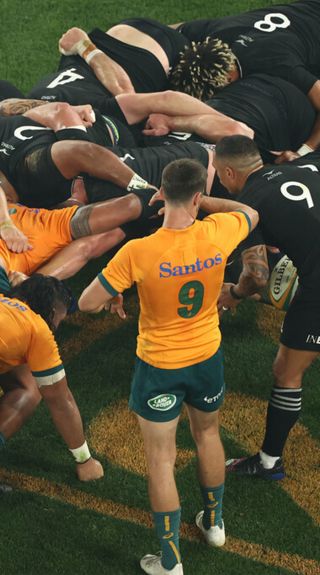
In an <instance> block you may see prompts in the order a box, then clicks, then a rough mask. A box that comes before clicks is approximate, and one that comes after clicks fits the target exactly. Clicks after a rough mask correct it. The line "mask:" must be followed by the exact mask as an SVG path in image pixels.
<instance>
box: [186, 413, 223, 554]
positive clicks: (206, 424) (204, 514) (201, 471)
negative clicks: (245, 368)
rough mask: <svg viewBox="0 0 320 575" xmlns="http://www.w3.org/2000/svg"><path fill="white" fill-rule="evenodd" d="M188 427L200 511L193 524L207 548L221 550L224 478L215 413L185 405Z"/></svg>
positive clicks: (220, 444) (217, 417)
mask: <svg viewBox="0 0 320 575" xmlns="http://www.w3.org/2000/svg"><path fill="white" fill-rule="evenodd" d="M187 410H188V415H189V420H190V428H191V433H192V436H193V439H194V441H195V444H196V447H197V455H198V475H199V483H200V488H201V494H202V498H203V503H204V510H203V511H201V512H200V513H198V515H197V517H196V524H197V525H198V527H199V528H200V529H201V531H202V532H203V534H204V536H205V539H206V541H207V543H208V544H209V545H212V546H213V547H221V545H223V544H224V542H225V534H224V524H223V520H222V499H223V493H224V479H225V456H224V449H223V445H222V442H221V439H220V433H219V412H218V411H214V412H211V413H207V412H204V411H200V410H198V409H196V408H195V407H192V406H190V405H187Z"/></svg>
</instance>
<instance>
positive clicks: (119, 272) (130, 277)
mask: <svg viewBox="0 0 320 575" xmlns="http://www.w3.org/2000/svg"><path fill="white" fill-rule="evenodd" d="M131 243H132V242H128V243H127V244H126V245H125V246H123V247H122V248H121V249H120V250H119V251H118V252H117V253H116V255H115V256H114V258H112V260H110V262H109V263H108V265H107V266H106V267H105V268H104V269H103V270H102V272H101V273H100V274H99V275H98V279H99V281H100V282H101V284H102V285H103V287H104V288H105V289H106V291H108V292H109V293H110V294H111V295H113V296H116V295H117V294H118V293H122V292H123V291H124V290H125V289H128V288H129V287H131V286H132V284H133V282H134V281H135V278H134V274H133V266H132V261H131V254H130V247H131Z"/></svg>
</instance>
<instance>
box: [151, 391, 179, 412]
mask: <svg viewBox="0 0 320 575" xmlns="http://www.w3.org/2000/svg"><path fill="white" fill-rule="evenodd" d="M176 402H177V398H176V396H175V395H172V393H166V394H165V393H162V394H161V395H157V396H156V397H152V398H151V399H149V400H148V405H149V407H151V409H156V410H157V411H168V409H171V408H172V407H173V406H174V405H175V404H176Z"/></svg>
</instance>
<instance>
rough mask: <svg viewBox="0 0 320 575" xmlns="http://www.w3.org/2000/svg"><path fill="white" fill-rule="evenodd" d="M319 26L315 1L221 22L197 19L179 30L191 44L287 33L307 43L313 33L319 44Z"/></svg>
mask: <svg viewBox="0 0 320 575" xmlns="http://www.w3.org/2000/svg"><path fill="white" fill-rule="evenodd" d="M319 26H320V6H319V2H318V0H302V1H300V2H293V3H289V4H277V5H275V6H268V7H267V8H260V9H256V10H251V11H249V12H242V13H240V14H235V15H231V16H225V17H222V18H211V19H199V20H193V21H190V22H185V23H184V24H182V25H181V26H180V27H179V30H180V31H181V32H182V33H183V34H184V35H185V36H186V37H187V38H189V39H190V40H194V41H196V42H202V41H203V40H205V38H206V37H207V36H210V37H211V38H214V37H218V38H221V40H223V41H224V42H227V43H228V44H232V43H233V42H235V41H239V40H241V36H242V35H247V34H251V33H252V32H261V33H264V34H269V35H272V33H274V32H277V31H279V32H281V31H283V30H286V31H288V32H293V33H294V34H296V35H297V36H299V37H300V38H304V39H305V41H306V42H308V37H309V36H310V33H311V32H312V31H314V32H315V34H314V35H315V39H316V40H317V42H318V43H319V37H318V36H319V35H318V34H317V29H318V28H319Z"/></svg>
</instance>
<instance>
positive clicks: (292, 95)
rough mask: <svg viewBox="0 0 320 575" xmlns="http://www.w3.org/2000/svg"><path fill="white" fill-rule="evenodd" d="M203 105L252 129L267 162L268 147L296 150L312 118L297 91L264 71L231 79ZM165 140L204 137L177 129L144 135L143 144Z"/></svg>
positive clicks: (305, 100) (311, 110)
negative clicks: (238, 78) (163, 134)
mask: <svg viewBox="0 0 320 575" xmlns="http://www.w3.org/2000/svg"><path fill="white" fill-rule="evenodd" d="M206 104H207V105H208V106H210V107H211V108H214V109H215V110H217V111H219V112H221V113H222V114H225V115H226V116H228V117H229V118H233V119H234V120H237V121H239V122H243V123H245V124H247V125H248V126H249V127H250V128H252V130H253V131H254V133H255V137H254V140H255V142H256V144H257V146H258V147H259V150H260V153H261V155H262V157H263V160H264V162H268V163H269V162H273V161H274V159H275V158H276V156H274V155H272V154H271V153H270V150H274V151H283V150H297V149H298V148H299V147H300V146H301V145H302V144H303V143H304V142H305V141H306V140H307V138H308V137H309V135H310V133H311V130H312V128H313V125H314V122H315V119H316V113H315V110H314V108H313V106H312V105H311V103H310V101H309V100H308V98H307V97H306V96H305V94H303V92H301V90H299V89H298V88H296V86H294V85H292V84H290V83H289V82H286V81H285V80H282V78H276V77H273V76H268V75H267V74H254V75H252V76H249V77H248V78H244V79H243V80H239V81H238V82H233V83H232V84H229V85H228V86H226V88H224V89H223V90H220V91H219V92H218V93H217V95H216V96H214V98H211V99H210V100H207V101H206ZM167 141H169V142H174V141H176V142H177V141H194V142H197V141H204V140H203V139H201V138H200V137H199V136H197V134H183V133H179V132H178V133H171V134H168V135H167V136H164V137H162V136H160V137H149V136H145V137H144V144H145V145H147V146H148V145H153V146H155V145H160V144H161V143H163V142H167Z"/></svg>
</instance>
